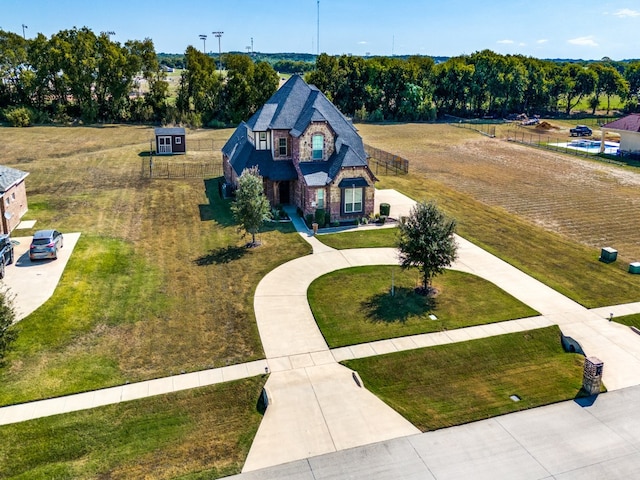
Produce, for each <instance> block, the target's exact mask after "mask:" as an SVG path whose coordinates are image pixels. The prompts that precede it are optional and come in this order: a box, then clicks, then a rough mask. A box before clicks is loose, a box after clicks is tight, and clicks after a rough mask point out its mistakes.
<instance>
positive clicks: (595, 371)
mask: <svg viewBox="0 0 640 480" xmlns="http://www.w3.org/2000/svg"><path fill="white" fill-rule="evenodd" d="M603 369H604V363H603V362H602V360H600V359H599V358H596V357H587V358H585V359H584V375H583V376H582V388H584V390H585V392H587V393H588V394H589V395H598V394H599V393H600V386H601V385H602V371H603Z"/></svg>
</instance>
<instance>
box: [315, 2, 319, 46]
mask: <svg viewBox="0 0 640 480" xmlns="http://www.w3.org/2000/svg"><path fill="white" fill-rule="evenodd" d="M317 35H318V40H317V41H316V48H317V49H318V50H317V54H318V55H320V0H318V24H317Z"/></svg>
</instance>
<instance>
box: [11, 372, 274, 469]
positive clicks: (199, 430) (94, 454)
mask: <svg viewBox="0 0 640 480" xmlns="http://www.w3.org/2000/svg"><path fill="white" fill-rule="evenodd" d="M265 380H266V378H261V377H254V378H249V379H245V380H240V381H236V382H228V383H223V384H219V385H214V386H210V387H204V388H199V389H193V390H188V391H184V392H177V393H173V394H169V395H162V396H157V397H151V398H146V399H143V400H135V401H131V402H125V403H120V404H116V405H110V406H106V407H100V408H95V409H92V410H87V411H80V412H75V413H69V414H65V415H56V416H53V417H45V418H40V419H37V420H31V421H27V422H22V423H17V424H13V425H5V426H0V438H3V439H4V440H5V441H2V442H0V459H1V461H0V478H3V479H50V478H60V479H62V478H73V479H90V478H110V479H123V480H128V479H132V478H158V479H161V478H177V477H180V478H183V476H189V475H192V476H189V478H219V477H223V476H227V475H232V474H235V473H239V472H240V470H241V468H242V465H243V464H244V461H245V459H246V456H247V454H248V452H249V448H250V447H251V442H252V440H253V437H254V435H255V432H256V431H257V429H258V425H259V424H260V420H261V418H262V415H261V413H260V412H259V411H258V409H257V407H256V405H257V402H258V398H259V396H260V393H261V390H262V387H263V386H264V382H265Z"/></svg>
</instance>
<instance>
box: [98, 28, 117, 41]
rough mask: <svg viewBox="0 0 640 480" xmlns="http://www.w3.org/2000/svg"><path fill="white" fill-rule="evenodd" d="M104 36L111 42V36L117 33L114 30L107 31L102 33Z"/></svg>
mask: <svg viewBox="0 0 640 480" xmlns="http://www.w3.org/2000/svg"><path fill="white" fill-rule="evenodd" d="M100 33H101V34H102V35H106V36H107V38H108V39H109V41H111V35H115V34H116V32H114V31H113V30H107V31H106V32H100Z"/></svg>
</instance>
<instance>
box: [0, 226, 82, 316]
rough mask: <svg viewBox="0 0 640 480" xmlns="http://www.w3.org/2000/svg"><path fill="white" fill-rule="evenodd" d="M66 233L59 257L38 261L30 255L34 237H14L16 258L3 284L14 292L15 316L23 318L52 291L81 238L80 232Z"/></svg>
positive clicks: (47, 297) (49, 295)
mask: <svg viewBox="0 0 640 480" xmlns="http://www.w3.org/2000/svg"><path fill="white" fill-rule="evenodd" d="M63 236H64V243H63V247H62V249H60V250H59V252H58V259H57V260H38V261H35V262H32V261H31V260H30V259H29V245H31V237H14V238H13V240H14V241H16V242H18V244H17V245H16V246H15V247H14V253H15V261H14V262H13V264H11V265H7V267H6V273H5V276H4V279H3V280H0V284H1V285H2V287H3V288H6V289H8V291H9V293H10V294H13V295H14V296H15V298H14V301H13V303H14V307H15V310H16V320H22V319H23V318H24V317H26V316H27V315H29V314H30V313H32V312H34V311H35V310H36V309H37V308H38V307H40V306H41V305H42V304H44V302H46V301H47V300H48V299H49V298H51V295H53V292H54V291H55V289H56V286H57V285H58V282H59V281H60V277H62V272H64V269H65V267H66V265H67V262H68V261H69V258H70V257H71V253H72V252H73V249H74V247H75V246H76V243H77V242H78V239H79V238H80V234H79V233H64V234H63Z"/></svg>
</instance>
